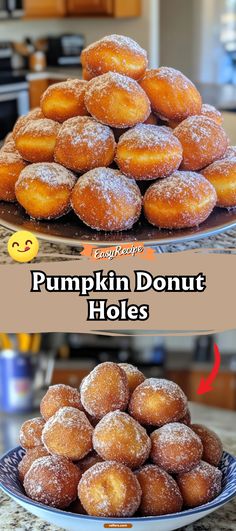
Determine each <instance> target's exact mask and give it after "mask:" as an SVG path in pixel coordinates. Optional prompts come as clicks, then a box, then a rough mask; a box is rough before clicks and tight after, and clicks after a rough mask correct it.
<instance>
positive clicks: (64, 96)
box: [41, 79, 88, 122]
mask: <svg viewBox="0 0 236 531" xmlns="http://www.w3.org/2000/svg"><path fill="white" fill-rule="evenodd" d="M86 87H87V83H86V81H82V80H81V79H68V80H67V81H63V82H61V83H55V85H51V86H50V87H48V89H47V90H46V91H45V92H44V94H43V96H42V98H41V108H42V111H43V114H44V116H46V118H50V119H51V120H55V121H57V122H65V120H69V118H73V117H75V116H86V115H87V114H88V112H87V109H86V107H85V103H84V96H85V92H86Z"/></svg>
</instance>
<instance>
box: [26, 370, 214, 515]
mask: <svg viewBox="0 0 236 531" xmlns="http://www.w3.org/2000/svg"><path fill="white" fill-rule="evenodd" d="M40 412H41V415H42V416H41V418H35V419H32V420H27V421H26V422H25V423H24V424H23V425H22V427H21V430H20V444H21V446H22V447H23V448H24V449H25V451H26V453H25V455H24V457H23V459H22V461H21V462H20V463H19V468H18V471H19V480H20V481H21V483H22V484H23V486H24V490H25V492H26V495H27V496H29V498H32V499H33V500H35V501H37V502H39V503H42V504H45V505H48V506H51V507H56V508H59V509H66V510H68V511H70V512H75V513H77V514H80V515H81V514H83V515H84V514H85V515H90V516H96V517H117V518H122V517H124V518H127V517H132V516H141V517H146V516H159V515H165V514H172V513H179V512H181V510H183V509H188V508H193V507H198V506H200V505H203V504H205V503H208V502H210V501H211V500H213V499H215V498H216V497H217V496H218V495H219V494H220V492H221V490H222V484H221V483H222V473H221V471H220V469H219V468H218V467H219V465H220V462H221V457H222V452H223V449H222V443H221V441H220V439H219V437H218V436H217V435H216V434H215V433H214V432H213V431H211V430H210V429H209V428H208V427H206V426H203V425H201V424H192V422H191V414H190V411H189V407H188V402H187V398H186V396H185V394H184V393H183V391H182V390H181V388H180V387H179V386H178V385H177V384H176V383H174V382H172V381H169V380H165V379H157V378H149V379H146V378H145V376H144V374H143V373H142V372H141V371H140V370H138V369H137V368H136V367H134V366H133V365H130V364H127V363H122V364H116V363H113V362H106V363H102V364H100V365H98V366H96V367H95V369H93V371H92V372H91V373H90V374H89V375H88V376H87V377H85V378H84V380H83V381H82V383H81V386H80V390H77V389H74V388H72V387H69V386H67V385H54V386H52V387H50V388H49V389H48V391H47V393H46V395H45V396H44V398H43V399H42V402H41V407H40Z"/></svg>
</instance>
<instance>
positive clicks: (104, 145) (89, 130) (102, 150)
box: [54, 116, 116, 173]
mask: <svg viewBox="0 0 236 531" xmlns="http://www.w3.org/2000/svg"><path fill="white" fill-rule="evenodd" d="M115 147H116V143H115V138H114V134H113V132H112V130H111V129H110V128H109V127H107V126H106V125H103V124H100V123H98V122H97V121H96V120H94V119H93V118H90V117H86V116H79V117H77V118H70V120H67V121H66V122H64V123H63V124H62V126H61V129H60V131H59V134H58V136H57V141H56V147H55V152H54V156H55V160H56V162H58V163H59V164H62V166H65V167H66V168H69V169H70V170H73V171H75V172H77V173H85V172H87V171H89V170H92V169H94V168H97V167H99V166H109V165H110V164H111V163H112V162H113V160H114V156H115Z"/></svg>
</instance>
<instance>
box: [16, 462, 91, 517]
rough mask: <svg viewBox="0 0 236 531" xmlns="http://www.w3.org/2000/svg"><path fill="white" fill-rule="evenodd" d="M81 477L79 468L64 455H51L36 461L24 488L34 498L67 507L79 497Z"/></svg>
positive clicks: (50, 504)
mask: <svg viewBox="0 0 236 531" xmlns="http://www.w3.org/2000/svg"><path fill="white" fill-rule="evenodd" d="M80 478H81V472H80V470H79V468H78V467H77V466H76V465H74V464H73V463H71V462H70V461H68V459H65V458H63V457H58V456H55V455H53V456H52V455H51V456H48V457H42V458H40V459H37V460H36V461H34V463H33V464H32V466H31V467H30V469H29V471H28V472H27V474H26V476H25V479H24V489H25V492H26V494H27V496H29V497H30V498H32V500H35V501H37V502H39V503H43V504H44V505H49V506H50V507H57V508H58V509H66V508H67V507H68V506H69V505H70V504H71V503H72V502H73V501H75V500H76V498H77V487H78V483H79V481H80Z"/></svg>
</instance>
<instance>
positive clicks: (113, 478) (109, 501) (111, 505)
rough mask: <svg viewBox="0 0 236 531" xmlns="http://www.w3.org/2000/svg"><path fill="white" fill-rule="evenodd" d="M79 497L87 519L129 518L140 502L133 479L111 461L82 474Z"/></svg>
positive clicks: (137, 485)
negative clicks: (93, 517)
mask: <svg viewBox="0 0 236 531" xmlns="http://www.w3.org/2000/svg"><path fill="white" fill-rule="evenodd" d="M78 494H79V499H80V501H81V503H82V505H83V507H84V509H85V510H86V512H87V513H88V514H89V515H90V516H99V517H114V518H122V517H124V518H125V517H131V516H133V515H134V514H135V513H136V511H137V509H138V507H139V505H140V501H141V488H140V485H139V482H138V480H137V478H136V476H135V475H134V474H133V473H132V472H131V470H130V469H129V468H127V467H126V466H124V465H121V464H120V463H114V462H111V461H107V462H106V463H98V464H97V465H94V466H93V467H92V468H90V469H89V470H88V471H87V472H85V474H83V476H82V479H81V481H80V483H79V486H78Z"/></svg>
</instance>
